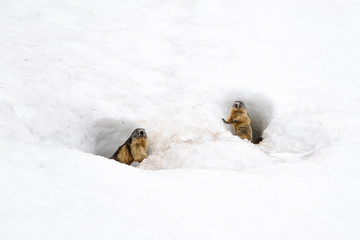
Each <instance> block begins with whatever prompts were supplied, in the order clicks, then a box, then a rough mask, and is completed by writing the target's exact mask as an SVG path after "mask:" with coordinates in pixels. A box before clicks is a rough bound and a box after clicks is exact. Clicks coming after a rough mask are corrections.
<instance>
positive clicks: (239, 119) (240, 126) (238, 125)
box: [223, 105, 252, 141]
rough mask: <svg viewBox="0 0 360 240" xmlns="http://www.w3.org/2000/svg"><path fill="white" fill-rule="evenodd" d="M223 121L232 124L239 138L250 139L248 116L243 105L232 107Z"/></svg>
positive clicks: (250, 129)
mask: <svg viewBox="0 0 360 240" xmlns="http://www.w3.org/2000/svg"><path fill="white" fill-rule="evenodd" d="M223 121H224V122H225V123H227V124H233V125H234V132H235V134H236V135H237V136H239V137H240V138H241V139H247V140H249V141H252V128H251V126H250V117H249V115H248V113H247V111H246V108H245V105H243V107H240V108H235V107H232V108H231V111H230V115H229V117H228V119H227V121H225V120H224V119H223Z"/></svg>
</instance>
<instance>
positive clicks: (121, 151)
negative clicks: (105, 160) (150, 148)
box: [110, 128, 147, 165]
mask: <svg viewBox="0 0 360 240" xmlns="http://www.w3.org/2000/svg"><path fill="white" fill-rule="evenodd" d="M146 146H147V135H146V132H145V129H143V128H137V129H135V130H134V131H133V132H132V134H131V136H130V137H129V138H128V140H126V142H125V143H124V144H123V145H121V146H120V147H119V148H118V150H117V151H116V152H115V153H114V154H113V155H112V156H111V157H110V159H115V160H116V161H119V162H121V163H125V164H129V165H130V164H131V163H132V162H133V161H136V162H141V161H142V160H144V159H145V158H147V154H146Z"/></svg>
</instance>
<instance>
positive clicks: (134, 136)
mask: <svg viewBox="0 0 360 240" xmlns="http://www.w3.org/2000/svg"><path fill="white" fill-rule="evenodd" d="M138 138H147V135H146V132H145V129H143V128H137V129H135V130H134V131H133V132H132V134H131V139H138Z"/></svg>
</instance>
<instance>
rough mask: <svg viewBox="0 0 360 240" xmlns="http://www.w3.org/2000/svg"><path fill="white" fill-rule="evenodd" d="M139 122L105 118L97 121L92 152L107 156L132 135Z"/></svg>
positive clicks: (93, 133)
mask: <svg viewBox="0 0 360 240" xmlns="http://www.w3.org/2000/svg"><path fill="white" fill-rule="evenodd" d="M139 127H141V126H139V125H138V124H136V123H134V122H133V121H131V120H128V119H124V118H123V119H114V118H104V119H101V120H98V121H97V122H95V124H94V126H93V129H92V141H93V142H92V149H93V150H92V153H93V154H96V155H99V156H103V157H106V158H109V157H111V155H113V153H114V152H115V151H116V150H117V149H118V148H119V146H121V145H122V144H123V143H124V142H125V141H126V140H127V139H128V138H129V137H130V136H131V133H132V132H133V131H134V129H136V128H139Z"/></svg>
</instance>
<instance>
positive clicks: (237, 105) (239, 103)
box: [233, 101, 246, 109]
mask: <svg viewBox="0 0 360 240" xmlns="http://www.w3.org/2000/svg"><path fill="white" fill-rule="evenodd" d="M233 108H235V109H240V108H245V109H246V107H245V103H244V102H243V101H235V102H234V105H233Z"/></svg>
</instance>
